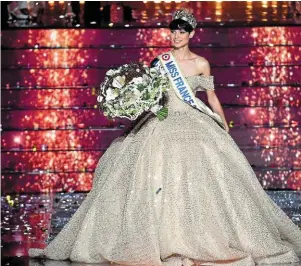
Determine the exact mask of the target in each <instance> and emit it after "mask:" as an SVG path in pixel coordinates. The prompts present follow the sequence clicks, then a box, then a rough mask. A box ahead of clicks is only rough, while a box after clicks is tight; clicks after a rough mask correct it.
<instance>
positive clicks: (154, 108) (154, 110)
mask: <svg viewBox="0 0 301 266" xmlns="http://www.w3.org/2000/svg"><path fill="white" fill-rule="evenodd" d="M161 108H162V106H160V105H155V106H153V107H152V108H151V109H150V110H151V112H153V113H154V114H155V113H157V112H158V111H159V110H160V109H161Z"/></svg>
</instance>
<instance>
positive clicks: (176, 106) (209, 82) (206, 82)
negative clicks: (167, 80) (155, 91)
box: [166, 75, 214, 115]
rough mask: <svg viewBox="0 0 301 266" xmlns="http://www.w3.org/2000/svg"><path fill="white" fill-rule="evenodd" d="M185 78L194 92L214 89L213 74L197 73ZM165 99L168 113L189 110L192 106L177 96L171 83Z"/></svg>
mask: <svg viewBox="0 0 301 266" xmlns="http://www.w3.org/2000/svg"><path fill="white" fill-rule="evenodd" d="M185 78H186V80H187V82H188V84H189V85H190V87H191V89H192V91H193V93H194V94H195V93H196V92H197V91H206V90H214V83H213V76H204V75H197V76H189V77H185ZM166 99H167V102H166V106H167V108H168V112H169V114H171V115H172V114H179V113H182V114H184V113H187V112H190V111H191V108H192V107H191V106H189V104H187V103H185V102H183V101H182V100H181V99H179V98H178V96H177V95H176V93H175V91H174V89H173V88H172V86H171V85H170V89H169V91H168V92H167V97H166Z"/></svg>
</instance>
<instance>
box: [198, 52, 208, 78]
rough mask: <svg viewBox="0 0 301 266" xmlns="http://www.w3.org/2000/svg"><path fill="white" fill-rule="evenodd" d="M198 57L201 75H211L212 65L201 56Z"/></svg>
mask: <svg viewBox="0 0 301 266" xmlns="http://www.w3.org/2000/svg"><path fill="white" fill-rule="evenodd" d="M195 55H196V61H195V62H196V66H197V68H198V70H199V72H200V73H201V74H204V75H208V76H209V75H210V64H209V61H208V60H207V59H206V58H205V57H203V56H200V55H197V54H195Z"/></svg>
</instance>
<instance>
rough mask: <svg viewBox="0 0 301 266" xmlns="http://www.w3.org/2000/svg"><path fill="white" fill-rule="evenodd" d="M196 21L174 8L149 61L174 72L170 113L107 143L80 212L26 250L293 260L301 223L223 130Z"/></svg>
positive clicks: (160, 261)
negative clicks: (162, 42)
mask: <svg viewBox="0 0 301 266" xmlns="http://www.w3.org/2000/svg"><path fill="white" fill-rule="evenodd" d="M195 27H196V20H195V18H194V17H193V15H192V14H190V13H189V12H187V11H186V10H180V11H177V12H176V13H175V14H174V17H173V21H172V22H171V24H170V28H171V40H172V45H173V47H174V48H173V50H172V51H171V52H170V53H167V54H165V55H162V56H159V57H158V58H159V59H157V60H154V62H153V66H154V67H159V68H160V67H164V69H165V70H166V73H167V75H169V77H170V80H171V82H170V84H171V90H169V91H168V97H167V102H166V104H167V106H168V109H169V114H168V117H167V118H166V119H165V120H163V121H159V120H158V119H157V118H156V117H155V116H150V117H148V118H147V119H143V120H141V121H140V122H139V123H138V124H137V125H136V126H135V128H134V129H133V130H132V131H131V132H130V133H129V134H128V135H127V137H122V138H117V139H116V140H115V141H114V142H113V143H112V145H111V146H110V147H109V149H108V150H107V151H106V153H105V154H104V155H103V156H102V157H101V159H100V160H99V162H98V165H97V167H96V170H95V177H94V180H93V187H92V190H91V192H90V193H89V194H88V195H87V197H86V199H85V200H84V202H83V203H82V205H81V206H80V207H79V209H78V210H77V212H76V213H75V214H74V216H73V217H72V218H71V220H70V221H69V222H68V224H67V225H66V226H65V227H64V228H63V229H62V231H61V232H60V233H59V234H58V236H57V237H56V238H55V239H54V240H53V241H52V242H51V243H50V244H49V245H48V246H47V247H46V249H44V250H39V249H31V250H30V251H29V254H30V256H32V257H34V256H46V257H48V258H51V259H55V260H65V259H71V260H72V261H79V262H86V263H102V262H111V263H116V264H122V265H147V266H151V265H172V266H176V265H219V264H224V265H243V266H251V265H255V263H256V264H264V263H270V264H277V263H292V262H298V261H299V259H298V256H301V231H300V230H299V229H298V227H297V226H296V225H295V224H294V223H293V222H292V221H291V220H290V219H289V218H288V216H286V214H285V213H284V212H283V211H282V210H281V209H280V208H279V207H278V206H277V205H276V204H275V203H274V202H273V201H272V200H271V199H270V197H269V196H268V195H267V194H266V193H265V191H264V190H263V189H262V187H261V185H260V183H259V182H258V180H257V177H256V175H255V173H254V171H253V170H252V168H251V166H250V164H249V163H248V161H247V159H246V158H245V156H244V155H243V153H242V152H241V151H240V149H239V148H238V146H237V145H236V143H235V142H234V140H233V139H232V138H231V136H230V135H229V134H228V131H229V128H228V127H227V123H226V119H225V117H224V114H223V111H222V107H221V105H220V103H219V100H218V98H217V97H216V95H215V93H214V85H213V77H212V76H211V75H210V67H209V63H208V61H207V60H206V59H204V58H203V57H200V56H198V55H196V54H194V53H192V52H191V51H190V50H189V48H188V43H189V39H190V38H192V37H193V35H194V28H195ZM164 60H167V61H166V62H165V61H164ZM168 60H173V62H172V63H170V62H169V61H168ZM175 73H178V74H179V77H175V75H174V74H175ZM172 76H173V77H172ZM183 76H184V77H183ZM181 79H184V80H185V81H183V80H182V81H181ZM181 82H182V83H181ZM185 86H186V87H185ZM186 89H187V93H188V92H189V90H192V91H193V92H195V91H196V90H203V91H206V93H207V95H208V101H209V104H210V105H211V107H212V109H213V111H214V112H212V111H210V110H208V109H209V108H207V109H206V108H205V107H204V105H203V104H202V103H201V101H199V102H198V104H196V105H195V106H193V104H192V103H193V101H192V102H190V100H188V99H191V97H190V98H189V97H188V96H187V94H185V95H186V96H185V95H184V94H183V93H182V92H183V91H184V90H186ZM177 90H179V91H177ZM179 92H180V93H179ZM181 97H182V99H181ZM187 97H188V98H187ZM192 98H193V97H192ZM192 100H193V99H192Z"/></svg>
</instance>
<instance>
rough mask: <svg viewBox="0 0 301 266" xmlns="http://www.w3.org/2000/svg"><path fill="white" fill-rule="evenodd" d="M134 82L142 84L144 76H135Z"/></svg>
mask: <svg viewBox="0 0 301 266" xmlns="http://www.w3.org/2000/svg"><path fill="white" fill-rule="evenodd" d="M132 82H133V83H135V84H141V83H142V82H143V78H142V77H138V78H133V79H132Z"/></svg>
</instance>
